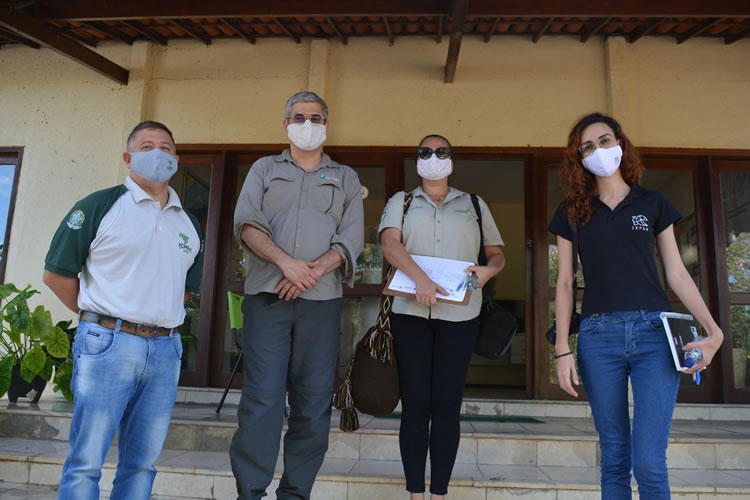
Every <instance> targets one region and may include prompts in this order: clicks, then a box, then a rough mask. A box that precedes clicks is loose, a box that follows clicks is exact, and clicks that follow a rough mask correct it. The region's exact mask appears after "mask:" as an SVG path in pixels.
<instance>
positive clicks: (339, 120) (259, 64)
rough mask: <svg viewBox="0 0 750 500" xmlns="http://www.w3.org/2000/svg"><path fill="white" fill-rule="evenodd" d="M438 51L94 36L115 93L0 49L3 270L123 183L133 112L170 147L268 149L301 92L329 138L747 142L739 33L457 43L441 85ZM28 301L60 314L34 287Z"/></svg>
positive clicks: (746, 70) (427, 45) (31, 269)
mask: <svg viewBox="0 0 750 500" xmlns="http://www.w3.org/2000/svg"><path fill="white" fill-rule="evenodd" d="M447 48H448V43H447V40H444V41H443V43H441V44H437V43H435V40H434V39H431V38H397V39H396V43H395V45H393V46H389V45H388V43H387V41H386V40H385V39H372V38H368V39H358V38H351V39H350V40H349V45H348V46H343V45H342V44H341V43H340V42H338V41H331V42H327V41H324V40H316V41H314V42H312V41H310V40H309V39H306V40H303V43H301V44H299V45H297V44H294V43H293V42H292V41H290V40H287V39H273V40H265V39H262V40H259V41H258V43H257V44H256V45H250V44H248V43H247V42H245V41H240V40H223V41H222V40H219V41H215V42H214V43H213V44H212V45H211V46H210V47H206V46H204V45H203V44H201V43H198V42H195V41H181V42H170V44H169V46H168V47H161V46H152V45H151V44H148V43H145V42H138V43H136V44H135V45H134V46H133V47H129V46H126V45H124V44H114V43H113V44H103V45H102V47H100V48H99V49H98V50H99V51H100V52H101V53H102V54H104V55H105V56H106V57H108V58H110V59H112V60H114V61H115V62H117V63H118V64H121V65H123V66H125V67H128V68H129V69H130V70H131V83H130V84H129V85H128V86H127V87H123V86H120V85H118V84H116V83H114V82H112V81H110V80H108V79H106V78H104V77H102V76H100V75H98V74H97V73H94V72H93V71H91V70H88V69H86V68H85V67H83V66H81V65H78V64H76V63H74V62H72V61H70V60H68V59H66V58H64V57H62V56H60V55H58V54H55V53H53V52H52V51H49V50H46V49H42V50H32V49H29V48H25V47H11V48H3V49H2V50H0V68H2V71H0V110H1V111H0V112H1V113H2V115H1V116H2V125H0V146H24V147H25V152H24V161H23V166H22V170H21V176H20V184H19V190H18V198H17V201H16V211H15V219H14V221H13V224H12V234H11V240H10V246H9V249H8V253H7V258H8V267H7V274H6V280H8V281H14V282H17V283H32V284H33V285H34V286H35V287H37V288H39V289H40V290H44V287H43V285H42V284H41V268H42V262H43V259H44V255H45V253H46V250H47V246H48V244H49V241H50V238H51V236H52V233H53V232H54V230H55V228H56V226H57V224H58V223H59V221H60V219H61V217H62V216H63V215H64V213H65V212H66V210H67V209H68V208H69V207H70V205H71V204H72V203H73V202H74V201H75V200H77V199H79V198H80V197H82V196H83V195H85V194H87V193H89V192H91V191H93V190H95V189H99V188H102V187H105V186H109V185H112V184H114V183H117V182H119V181H121V179H122V177H123V176H124V175H125V172H126V170H125V169H124V168H123V166H122V160H121V158H120V156H121V152H122V150H123V147H124V141H125V137H126V135H127V133H128V131H129V129H130V128H131V127H132V126H133V125H134V124H135V123H137V121H139V120H140V119H146V118H148V119H156V120H160V121H163V122H165V123H166V124H167V125H169V126H170V127H171V128H172V129H173V131H174V133H175V136H176V138H177V140H178V142H182V143H281V142H284V141H285V135H284V132H283V129H282V127H281V121H282V119H283V104H284V101H285V99H286V98H287V97H288V96H289V95H290V94H291V93H293V92H295V91H298V90H302V89H305V88H308V87H310V88H311V89H312V90H316V91H318V92H320V93H322V94H323V95H324V96H325V98H326V99H327V101H328V103H329V106H330V110H331V114H330V119H331V125H330V129H329V140H328V143H329V144H335V145H413V144H414V143H415V141H416V140H417V139H418V138H419V137H421V136H422V135H423V134H424V133H426V132H432V131H441V132H442V133H444V134H445V135H447V136H448V137H449V138H450V139H451V140H452V142H453V143H454V145H459V146H526V145H531V146H562V145H563V144H564V141H565V137H566V135H567V132H568V129H569V127H570V126H571V124H572V123H573V121H574V120H575V119H576V118H578V117H580V116H581V115H582V114H584V113H586V112H589V111H592V110H602V111H605V112H611V113H614V114H615V115H616V116H617V117H619V118H620V119H621V121H622V122H623V125H624V126H625V128H626V131H628V133H629V135H630V136H631V139H633V141H634V142H635V143H636V144H638V145H643V146H655V147H699V148H739V149H750V132H748V127H747V117H748V116H750V40H743V41H740V42H737V43H735V44H732V45H728V46H726V45H723V43H722V41H721V40H706V39H692V40H689V41H688V42H686V43H684V44H682V45H677V44H676V43H675V42H674V41H673V40H671V39H667V38H664V39H662V38H648V37H646V38H644V39H641V40H639V41H638V42H636V43H635V44H632V45H631V44H628V43H626V42H625V41H624V40H622V39H610V40H608V41H606V42H604V41H601V40H599V39H594V40H590V41H589V42H588V43H586V44H581V43H579V42H578V41H577V40H576V39H575V38H568V37H552V36H550V37H544V38H542V39H541V40H540V42H539V43H537V44H534V43H532V42H531V41H530V40H528V39H526V38H523V37H495V38H493V39H492V40H491V42H490V43H484V42H483V41H482V40H480V39H477V38H465V39H464V40H463V45H462V48H461V54H460V57H459V62H458V69H457V73H456V78H455V83H452V84H445V83H443V80H442V75H443V65H444V63H445V57H446V51H447ZM311 61H312V62H311ZM521 234H522V233H521ZM41 299H42V300H44V302H45V303H47V304H48V305H51V306H52V308H53V312H55V313H56V314H60V315H62V314H64V312H63V308H62V306H59V305H58V304H57V303H56V301H55V300H54V299H53V298H51V296H50V294H49V292H47V291H46V290H45V291H44V295H43V296H42V297H41Z"/></svg>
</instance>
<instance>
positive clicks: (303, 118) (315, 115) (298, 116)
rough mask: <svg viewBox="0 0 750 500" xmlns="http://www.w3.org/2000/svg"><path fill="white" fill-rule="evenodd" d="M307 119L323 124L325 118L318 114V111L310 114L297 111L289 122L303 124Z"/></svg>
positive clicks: (316, 123)
mask: <svg viewBox="0 0 750 500" xmlns="http://www.w3.org/2000/svg"><path fill="white" fill-rule="evenodd" d="M307 120H310V123H313V124H315V125H325V123H326V119H325V118H324V117H323V116H321V115H319V114H318V113H313V114H311V115H305V114H303V113H297V114H296V115H294V116H292V117H291V119H290V120H289V122H291V123H297V124H300V125H301V124H303V123H305V122H306V121H307Z"/></svg>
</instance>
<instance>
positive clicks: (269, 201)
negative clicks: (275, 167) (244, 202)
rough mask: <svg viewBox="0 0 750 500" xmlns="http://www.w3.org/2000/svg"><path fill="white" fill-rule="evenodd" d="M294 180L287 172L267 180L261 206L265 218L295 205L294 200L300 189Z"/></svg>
mask: <svg viewBox="0 0 750 500" xmlns="http://www.w3.org/2000/svg"><path fill="white" fill-rule="evenodd" d="M296 181H297V178H296V177H294V176H293V175H288V174H287V175H285V174H276V175H274V176H272V177H271V178H270V179H269V180H268V187H266V191H265V193H264V194H263V205H262V207H261V209H262V210H263V214H264V215H265V216H266V218H269V219H270V218H272V217H273V216H274V215H276V214H278V213H279V212H283V211H285V210H287V209H288V208H289V207H290V206H294V205H296V202H295V200H297V199H298V197H299V191H300V186H299V184H298V183H297V182H296Z"/></svg>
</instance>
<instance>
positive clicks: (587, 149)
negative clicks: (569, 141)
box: [578, 134, 617, 158]
mask: <svg viewBox="0 0 750 500" xmlns="http://www.w3.org/2000/svg"><path fill="white" fill-rule="evenodd" d="M616 145H617V139H615V138H614V137H612V134H604V135H603V136H601V137H600V138H599V139H597V141H596V144H594V143H593V142H591V141H586V142H584V143H583V144H581V145H580V146H578V152H579V153H580V154H581V156H582V157H583V158H586V157H587V156H589V155H590V154H591V153H593V152H594V151H595V150H596V149H597V148H604V149H609V148H613V147H615V146H616Z"/></svg>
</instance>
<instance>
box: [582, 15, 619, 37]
mask: <svg viewBox="0 0 750 500" xmlns="http://www.w3.org/2000/svg"><path fill="white" fill-rule="evenodd" d="M611 20H612V18H611V17H607V18H605V19H602V20H601V22H600V23H599V24H597V25H596V26H594V29H592V30H591V31H589V32H588V33H584V34H582V35H581V43H586V42H588V41H589V40H590V39H591V37H592V36H594V35H596V34H597V33H599V32H600V31H601V30H602V28H604V27H605V26H606V25H607V23H608V22H610V21H611Z"/></svg>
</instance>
